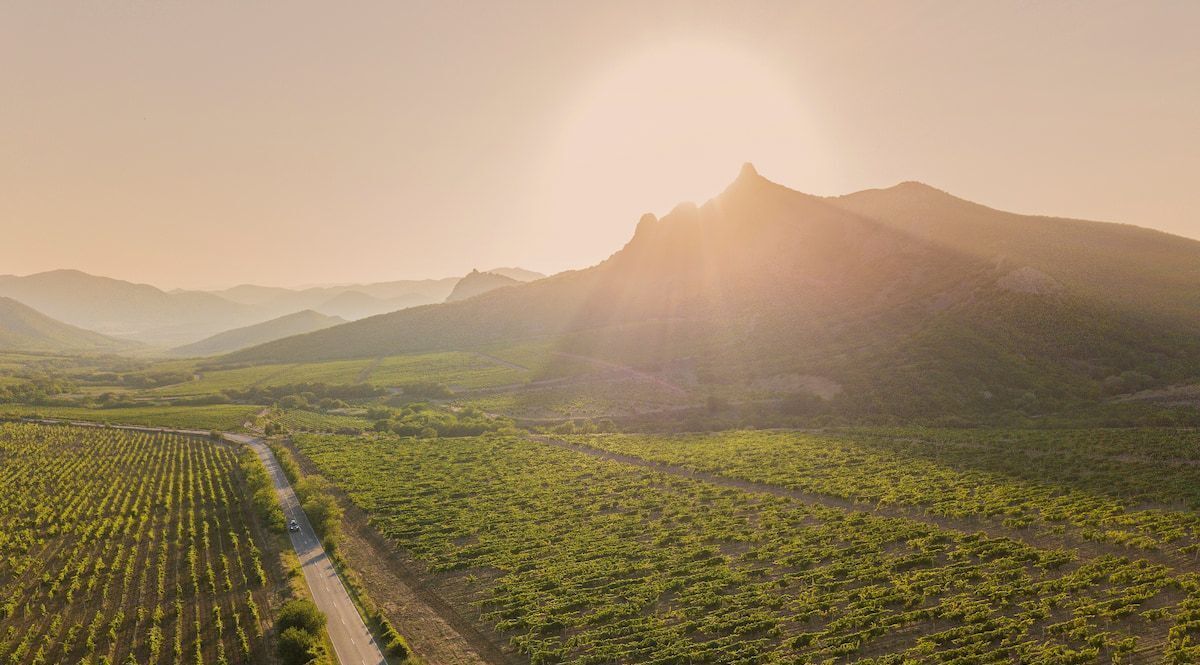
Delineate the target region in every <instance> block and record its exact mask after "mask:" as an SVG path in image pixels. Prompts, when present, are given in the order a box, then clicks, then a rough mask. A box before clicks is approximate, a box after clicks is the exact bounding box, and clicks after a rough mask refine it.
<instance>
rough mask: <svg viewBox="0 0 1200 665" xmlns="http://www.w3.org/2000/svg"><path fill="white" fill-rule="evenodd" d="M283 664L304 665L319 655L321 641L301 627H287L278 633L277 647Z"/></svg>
mask: <svg viewBox="0 0 1200 665" xmlns="http://www.w3.org/2000/svg"><path fill="white" fill-rule="evenodd" d="M277 650H278V652H279V658H280V660H282V661H283V663H284V665H305V663H308V662H309V661H312V660H314V659H316V658H319V657H320V655H321V641H320V639H319V638H318V637H317V636H316V635H315V634H313V633H310V632H308V631H307V630H304V629H303V628H296V627H292V628H288V629H287V630H285V631H283V632H282V633H280V634H279V645H278V647H277Z"/></svg>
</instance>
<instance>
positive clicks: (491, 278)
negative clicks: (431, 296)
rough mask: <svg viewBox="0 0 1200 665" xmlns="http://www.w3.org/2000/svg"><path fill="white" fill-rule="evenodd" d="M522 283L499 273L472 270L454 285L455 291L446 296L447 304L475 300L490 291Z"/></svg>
mask: <svg viewBox="0 0 1200 665" xmlns="http://www.w3.org/2000/svg"><path fill="white" fill-rule="evenodd" d="M520 283H521V282H520V281H519V280H517V279H513V278H512V277H507V276H505V275H501V274H498V273H492V272H479V271H478V270H472V271H471V272H470V273H468V274H467V276H466V277H463V278H462V279H460V280H458V283H457V284H455V285H454V290H453V291H451V292H450V295H448V296H446V302H454V301H456V300H466V299H467V298H474V297H475V296H478V295H482V294H484V293H487V292H488V291H495V290H496V289H499V288H503V287H505V286H512V285H514V284H520Z"/></svg>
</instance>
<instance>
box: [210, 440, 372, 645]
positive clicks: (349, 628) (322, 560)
mask: <svg viewBox="0 0 1200 665" xmlns="http://www.w3.org/2000/svg"><path fill="white" fill-rule="evenodd" d="M225 437H226V438H228V439H229V440H231V441H237V442H239V443H244V444H246V445H248V446H250V448H251V449H253V450H254V452H255V453H257V454H258V457H259V459H261V460H262V462H263V465H264V466H266V467H267V472H268V473H270V474H271V480H272V481H273V482H274V483H275V491H276V492H277V493H278V494H279V503H280V504H281V505H282V506H283V514H284V517H286V518H287V520H288V522H289V523H290V522H291V521H292V520H296V522H297V523H298V524H299V525H300V531H299V532H290V533H289V534H288V535H290V536H291V539H292V547H294V548H296V554H297V555H298V556H299V557H300V566H301V569H302V570H303V571H304V580H305V581H306V582H307V583H308V588H309V590H310V591H311V592H312V597H313V601H314V602H315V603H316V604H317V608H318V609H320V610H321V611H322V612H324V613H325V616H326V617H327V618H328V630H329V639H330V641H332V642H333V649H334V651H335V652H337V658H338V662H340V663H341V665H386V663H387V661H385V660H384V658H383V653H382V652H381V651H380V649H379V646H378V645H377V644H376V643H375V639H374V638H373V637H372V636H371V633H370V631H368V630H367V626H366V624H364V623H363V620H362V617H361V616H359V614H358V609H357V608H355V607H354V603H353V602H352V601H351V600H350V594H348V593H347V592H346V587H345V586H344V585H343V584H342V579H341V578H340V577H338V575H337V572H336V571H335V570H334V569H333V562H332V561H330V560H329V555H328V554H326V553H325V548H324V547H322V546H321V541H320V540H318V539H317V536H316V534H315V533H313V529H312V525H311V524H309V523H308V516H307V515H305V514H304V510H303V509H302V508H301V507H300V501H299V500H298V499H297V498H296V493H295V492H293V491H292V486H291V485H290V484H289V483H288V480H287V476H285V475H283V468H282V467H280V466H279V461H278V460H276V459H275V454H274V453H272V452H271V449H270V448H268V447H267V445H266V444H265V443H263V442H262V441H261V440H260V439H257V438H255V437H252V436H249V435H246V434H226V435H225Z"/></svg>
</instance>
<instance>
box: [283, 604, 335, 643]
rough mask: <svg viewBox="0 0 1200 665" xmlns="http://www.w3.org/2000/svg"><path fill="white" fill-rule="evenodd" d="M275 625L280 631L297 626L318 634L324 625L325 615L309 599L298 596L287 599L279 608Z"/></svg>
mask: <svg viewBox="0 0 1200 665" xmlns="http://www.w3.org/2000/svg"><path fill="white" fill-rule="evenodd" d="M276 626H278V627H279V630H280V632H281V633H283V632H286V631H287V630H288V629H289V628H299V629H301V630H303V631H306V632H308V633H312V634H313V635H319V634H320V633H321V630H322V629H323V628H324V627H325V615H324V614H323V613H322V612H321V610H318V609H317V606H316V605H314V604H313V602H312V601H311V600H307V599H304V598H299V599H295V600H289V601H288V602H286V603H284V604H283V606H282V607H280V608H279V618H278V619H277V620H276Z"/></svg>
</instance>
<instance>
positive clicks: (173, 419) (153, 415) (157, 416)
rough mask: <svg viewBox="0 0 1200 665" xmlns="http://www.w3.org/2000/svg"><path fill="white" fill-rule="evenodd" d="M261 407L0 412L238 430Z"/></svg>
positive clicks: (1, 407) (21, 408)
mask: <svg viewBox="0 0 1200 665" xmlns="http://www.w3.org/2000/svg"><path fill="white" fill-rule="evenodd" d="M261 410H262V407H259V406H249V405H239V404H219V405H212V406H146V407H129V408H122V409H88V408H83V407H73V406H26V405H17V404H0V416H3V417H25V416H40V417H45V418H59V419H64V420H88V421H94V422H101V423H113V424H119V425H146V426H150V427H174V428H178V429H195V430H212V429H215V430H237V429H241V427H242V423H244V422H246V420H247V419H249V418H252V417H253V416H254V414H256V413H258V412H259V411H261Z"/></svg>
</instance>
